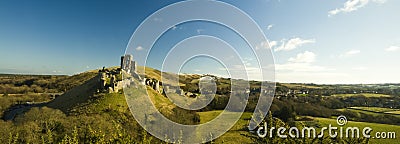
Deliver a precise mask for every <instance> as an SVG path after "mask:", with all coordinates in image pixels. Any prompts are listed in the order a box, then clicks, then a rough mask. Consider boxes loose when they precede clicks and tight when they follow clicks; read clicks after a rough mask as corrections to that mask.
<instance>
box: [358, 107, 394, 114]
mask: <svg viewBox="0 0 400 144" xmlns="http://www.w3.org/2000/svg"><path fill="white" fill-rule="evenodd" d="M350 109H356V110H364V111H371V112H377V113H388V112H393V111H399V109H391V108H381V107H350Z"/></svg>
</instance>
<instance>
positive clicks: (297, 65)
mask: <svg viewBox="0 0 400 144" xmlns="http://www.w3.org/2000/svg"><path fill="white" fill-rule="evenodd" d="M315 58H316V54H314V53H313V52H309V51H305V52H304V53H299V54H297V56H296V57H291V58H289V59H288V62H287V63H285V64H276V65H275V69H276V70H277V71H281V72H289V71H295V72H320V71H328V70H332V69H329V68H325V67H322V66H315V65H312V63H313V62H315Z"/></svg>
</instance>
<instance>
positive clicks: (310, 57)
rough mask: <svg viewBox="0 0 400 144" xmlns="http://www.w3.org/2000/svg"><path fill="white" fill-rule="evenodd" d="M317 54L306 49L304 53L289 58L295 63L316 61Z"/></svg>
mask: <svg viewBox="0 0 400 144" xmlns="http://www.w3.org/2000/svg"><path fill="white" fill-rule="evenodd" d="M315 56H316V55H315V54H314V53H313V52H309V51H306V52H304V53H299V54H297V56H296V57H292V58H289V60H288V61H289V62H293V63H312V62H314V61H315Z"/></svg>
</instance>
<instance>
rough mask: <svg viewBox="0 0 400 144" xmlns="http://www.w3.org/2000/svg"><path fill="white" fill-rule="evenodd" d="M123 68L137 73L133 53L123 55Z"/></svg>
mask: <svg viewBox="0 0 400 144" xmlns="http://www.w3.org/2000/svg"><path fill="white" fill-rule="evenodd" d="M121 69H122V70H124V71H126V72H127V73H136V62H135V61H134V60H133V56H132V55H130V54H127V55H125V56H121Z"/></svg>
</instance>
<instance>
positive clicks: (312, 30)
mask: <svg viewBox="0 0 400 144" xmlns="http://www.w3.org/2000/svg"><path fill="white" fill-rule="evenodd" d="M175 2H177V1H172V0H146V1H145V0H140V1H139V0H137V1H118V2H113V1H105V0H96V1H95V0H88V1H78V0H73V1H50V0H38V1H29V0H3V1H0V49H1V53H0V58H1V61H0V73H24V74H26V73H30V74H68V75H72V74H76V73H79V72H83V71H86V70H90V69H96V68H101V67H102V66H115V65H118V64H119V57H120V56H121V55H123V54H124V52H125V49H126V46H127V44H128V42H129V39H130V37H131V35H132V34H133V32H134V31H135V29H136V28H137V27H138V26H139V25H140V23H141V22H142V21H143V20H145V19H146V17H148V16H149V15H151V14H152V13H153V12H155V11H157V10H158V9H160V8H162V7H164V6H167V5H169V4H173V3H175ZM223 2H226V3H229V4H231V5H233V6H235V7H238V8H239V9H241V10H243V11H244V12H246V13H247V14H248V15H249V16H251V17H252V18H253V19H254V20H255V21H256V22H257V23H258V25H259V26H260V27H261V29H262V31H263V32H264V34H265V35H266V37H267V39H268V40H269V45H270V46H271V50H272V52H273V54H274V57H275V63H276V66H275V68H276V80H277V81H280V82H305V83H388V82H397V83H399V82H400V75H398V73H400V67H398V62H399V61H400V33H399V32H400V27H398V26H399V25H400V17H399V16H398V15H397V14H398V13H399V9H400V1H395V0H326V1H321V0H301V1H289V0H254V1H234V0H226V1H223ZM234 18H235V17H232V19H234ZM162 19H168V17H165V18H162ZM162 19H160V20H162ZM155 21H157V20H155ZM196 35H212V36H215V37H220V38H221V39H223V40H224V41H226V42H227V43H229V44H231V45H232V46H233V47H235V48H236V47H240V48H238V49H239V52H240V53H246V51H245V49H246V48H247V45H246V44H245V43H244V41H243V40H242V39H241V38H240V37H239V36H238V35H236V34H235V33H233V32H232V31H230V30H229V29H228V28H227V27H224V26H221V25H218V24H215V23H210V22H202V21H194V22H187V23H182V24H179V25H176V27H173V28H171V29H170V30H168V31H167V32H166V33H165V34H164V35H163V36H162V37H160V39H159V40H158V41H157V42H156V44H155V45H154V49H152V52H153V53H151V55H150V57H153V58H152V61H148V63H147V64H148V65H149V66H151V67H155V68H158V69H160V66H161V63H160V62H162V58H163V56H165V55H166V53H167V52H168V51H169V49H171V48H172V47H173V46H174V45H176V44H177V43H178V42H180V41H182V40H183V39H185V38H188V37H191V36H196ZM201 46H204V47H213V45H212V44H207V43H203V44H202V45H201ZM142 49H146V48H143V47H140V43H139V44H137V52H138V53H140V51H141V50H142ZM240 49H243V50H240ZM134 56H135V55H134ZM135 57H140V55H137V56H135ZM226 57H229V56H228V55H227V56H226ZM244 59H245V63H247V64H246V66H247V67H249V68H252V67H253V66H254V65H255V61H254V59H252V58H250V57H249V58H247V57H244ZM178 64H179V65H181V63H177V65H178ZM220 68H221V64H219V63H218V62H216V61H213V60H210V59H208V60H206V59H202V58H198V59H193V60H192V61H189V62H187V63H186V64H185V66H183V69H182V71H181V72H183V73H214V74H217V75H221V76H226V75H227V73H226V71H221V70H220ZM250 77H251V76H250ZM254 79H257V78H254Z"/></svg>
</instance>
